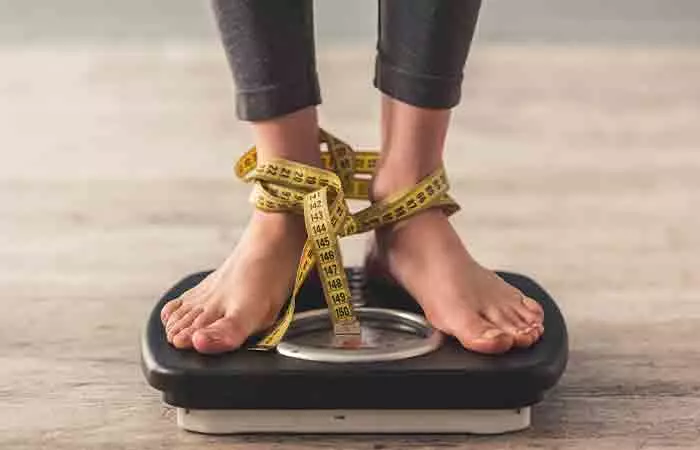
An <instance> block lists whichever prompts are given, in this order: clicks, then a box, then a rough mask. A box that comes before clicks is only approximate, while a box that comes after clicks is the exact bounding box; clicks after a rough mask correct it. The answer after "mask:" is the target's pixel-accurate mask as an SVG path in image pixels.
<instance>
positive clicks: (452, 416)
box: [177, 407, 530, 434]
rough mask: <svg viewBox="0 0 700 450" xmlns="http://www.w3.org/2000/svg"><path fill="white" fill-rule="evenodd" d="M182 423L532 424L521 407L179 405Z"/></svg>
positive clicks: (430, 427) (253, 426)
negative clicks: (224, 407)
mask: <svg viewBox="0 0 700 450" xmlns="http://www.w3.org/2000/svg"><path fill="white" fill-rule="evenodd" d="M177 424H178V426H179V427H180V428H183V429H185V430H188V431H194V432H197V433H205V434H246V433H314V434H315V433H320V434H346V433H372V434H379V433H401V434H410V433H419V434H433V433H459V434H500V433H508V432H512V431H519V430H523V429H525V428H528V427H529V426H530V407H524V408H517V409H481V410H479V409H431V410H425V409H423V410H421V409H396V410H391V409H299V410H285V409H268V410H260V409H256V410H252V411H251V410H246V409H227V410H211V409H209V410H207V409H186V408H177Z"/></svg>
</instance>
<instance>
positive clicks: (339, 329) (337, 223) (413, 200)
mask: <svg viewBox="0 0 700 450" xmlns="http://www.w3.org/2000/svg"><path fill="white" fill-rule="evenodd" d="M319 143H320V144H321V146H323V145H324V144H325V147H326V149H325V150H323V149H322V153H321V158H322V161H323V166H324V168H323V169H320V168H317V167H313V166H308V165H305V164H300V163H296V162H292V161H287V160H283V159H276V160H272V161H268V162H266V163H263V164H261V165H258V160H257V151H256V148H255V147H252V148H251V149H250V150H248V151H247V152H246V153H245V154H244V155H243V156H241V158H240V159H239V160H238V162H237V163H236V166H235V171H236V175H237V176H238V177H239V178H240V179H242V180H243V181H245V182H250V183H254V187H253V192H252V194H251V201H252V202H253V203H254V204H255V207H256V208H258V209H260V210H263V211H268V212H293V213H296V214H301V215H303V216H304V222H305V225H306V232H307V240H306V243H305V244H304V249H303V251H302V254H301V258H300V261H299V267H298V269H297V273H296V278H295V281H294V289H293V290H292V295H291V298H290V300H289V303H288V305H287V309H286V310H285V311H284V313H283V314H282V316H281V317H280V318H279V319H278V320H277V322H276V323H275V325H274V326H273V327H272V328H271V329H270V330H269V331H268V332H267V333H266V334H265V336H264V337H263V338H262V339H261V340H260V341H259V342H258V343H257V344H256V345H255V346H254V347H252V348H251V349H252V350H271V349H273V348H275V347H276V346H277V344H279V343H280V341H281V340H282V338H283V337H284V335H285V333H286V332H287V329H288V328H289V325H290V324H291V322H292V319H293V317H294V308H295V299H296V296H297V294H298V293H299V290H300V289H301V286H302V285H303V283H304V280H306V277H307V276H308V275H309V273H310V272H311V269H312V268H313V267H314V266H315V267H316V268H317V271H318V274H319V278H320V279H321V285H322V286H323V294H324V297H325V300H326V304H327V305H328V309H329V313H330V318H331V321H332V323H333V333H334V335H335V337H336V342H335V344H336V346H339V347H355V346H358V345H359V344H360V343H361V334H360V322H359V320H358V319H357V316H356V314H355V312H354V310H353V306H352V297H351V294H350V289H349V287H348V280H347V276H346V274H345V269H344V266H343V260H342V256H341V253H340V244H339V239H340V238H341V237H343V236H349V235H352V234H359V233H364V232H367V231H370V230H373V229H376V228H379V227H381V226H385V225H389V224H391V223H394V222H397V221H399V220H402V219H405V218H407V217H409V216H411V215H413V214H416V213H418V212H420V211H424V210H426V209H428V208H435V207H438V208H441V209H442V210H443V211H444V212H445V214H447V215H451V214H454V213H455V212H457V211H458V210H459V206H458V205H457V203H456V202H455V201H454V200H452V199H451V198H450V197H449V196H448V195H447V190H448V189H449V183H448V181H447V176H446V174H445V171H444V169H443V168H440V169H438V170H437V171H435V172H434V173H433V174H431V175H429V176H427V177H426V178H424V179H423V180H421V181H420V182H419V183H418V184H417V185H416V186H414V187H413V188H411V189H408V190H406V191H404V192H401V193H399V194H397V195H395V196H392V197H390V198H388V199H386V200H384V201H380V202H377V203H374V204H372V205H371V206H369V207H367V208H365V209H363V210H361V211H358V212H356V213H352V212H351V211H350V209H349V207H348V204H347V200H348V199H357V200H369V198H368V193H369V188H370V183H371V176H373V175H374V170H375V168H376V166H377V162H378V160H379V153H378V152H377V151H356V150H354V149H352V148H351V147H350V146H349V145H348V144H346V143H345V142H343V141H341V140H340V139H338V138H336V137H335V136H333V135H331V134H330V133H327V132H326V131H324V130H321V132H320V134H319ZM357 175H362V177H358V176H357Z"/></svg>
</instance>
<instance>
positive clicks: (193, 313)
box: [167, 306, 203, 344]
mask: <svg viewBox="0 0 700 450" xmlns="http://www.w3.org/2000/svg"><path fill="white" fill-rule="evenodd" d="M202 312H203V309H202V307H200V306H197V307H195V308H192V309H190V310H189V311H188V312H187V314H185V315H183V316H182V317H181V318H180V319H179V320H178V321H177V322H175V323H174V324H173V326H171V327H170V328H168V329H167V334H168V341H169V342H173V344H174V341H173V339H174V338H175V336H177V335H178V334H179V333H180V332H181V331H183V330H185V329H187V328H189V326H190V325H192V322H194V321H195V319H196V318H197V317H198V316H199V315H201V314H202Z"/></svg>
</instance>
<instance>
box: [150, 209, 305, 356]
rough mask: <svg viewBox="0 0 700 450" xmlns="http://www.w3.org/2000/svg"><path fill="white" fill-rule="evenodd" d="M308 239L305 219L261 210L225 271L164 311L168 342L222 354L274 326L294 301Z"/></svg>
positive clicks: (235, 250)
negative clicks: (291, 299)
mask: <svg viewBox="0 0 700 450" xmlns="http://www.w3.org/2000/svg"><path fill="white" fill-rule="evenodd" d="M305 240H306V230H305V228H304V219H303V217H300V216H295V215H293V214H291V213H266V212H262V211H257V210H256V211H255V212H254V213H253V217H252V219H251V221H250V223H249V225H248V228H247V229H246V231H245V233H244V234H243V237H242V238H241V240H240V242H239V243H238V245H237V246H236V248H235V249H234V251H233V253H231V255H230V256H229V257H228V258H227V259H226V261H225V262H224V263H223V264H222V265H221V267H219V268H218V269H217V270H216V271H214V272H212V273H211V274H210V275H209V276H208V277H207V278H205V279H204V280H203V281H202V282H201V283H200V284H198V285H197V286H196V287H194V288H193V289H191V290H189V291H188V292H186V293H185V294H183V295H182V296H181V297H180V298H178V299H175V300H172V301H170V302H168V303H167V304H166V305H165V306H164V307H163V309H162V311H161V319H162V321H163V324H164V325H165V329H166V334H167V338H168V342H170V343H171V344H173V345H174V346H175V347H177V348H181V349H183V348H192V347H194V349H196V350H197V351H198V352H201V353H221V352H227V351H230V350H234V349H236V348H238V347H240V346H241V345H242V344H243V342H244V341H245V340H246V339H247V338H248V336H250V335H251V334H253V333H256V332H258V331H261V330H264V329H266V328H268V327H270V326H271V325H272V324H273V323H274V321H275V319H276V318H277V316H278V315H279V312H280V310H281V308H282V306H283V305H284V303H285V302H286V300H287V299H288V297H289V294H290V291H291V288H292V287H293V282H294V278H295V274H296V268H297V265H298V263H299V257H300V255H301V251H302V248H303V246H304V242H305Z"/></svg>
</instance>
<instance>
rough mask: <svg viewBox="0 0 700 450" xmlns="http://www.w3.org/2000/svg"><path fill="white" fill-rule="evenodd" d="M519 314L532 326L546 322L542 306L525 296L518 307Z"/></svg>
mask: <svg viewBox="0 0 700 450" xmlns="http://www.w3.org/2000/svg"><path fill="white" fill-rule="evenodd" d="M516 309H517V310H518V313H519V314H520V315H521V316H522V317H523V318H525V319H526V320H527V321H528V323H530V324H535V323H538V324H541V323H542V322H544V310H543V309H542V306H541V305H540V304H539V303H538V302H537V301H536V300H533V299H531V298H530V297H527V296H525V295H523V298H522V300H521V302H520V304H518V305H517V306H516Z"/></svg>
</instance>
